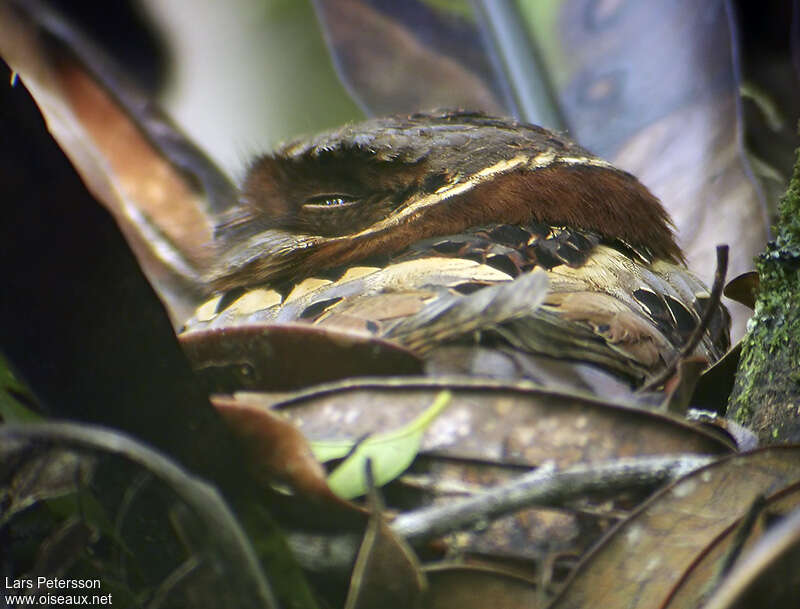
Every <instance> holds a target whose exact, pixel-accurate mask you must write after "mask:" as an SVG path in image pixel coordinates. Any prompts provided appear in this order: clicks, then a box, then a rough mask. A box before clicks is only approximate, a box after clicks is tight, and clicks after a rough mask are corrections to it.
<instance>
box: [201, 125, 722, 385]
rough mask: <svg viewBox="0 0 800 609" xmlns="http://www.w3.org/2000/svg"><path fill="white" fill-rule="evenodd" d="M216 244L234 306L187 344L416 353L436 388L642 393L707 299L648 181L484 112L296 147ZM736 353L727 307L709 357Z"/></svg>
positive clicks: (250, 192)
mask: <svg viewBox="0 0 800 609" xmlns="http://www.w3.org/2000/svg"><path fill="white" fill-rule="evenodd" d="M218 236H219V240H220V242H221V243H223V244H224V252H223V253H222V255H221V260H222V263H221V265H220V266H219V267H218V268H217V269H216V270H215V272H214V273H213V275H212V276H211V277H209V283H210V285H212V286H214V287H215V288H217V290H219V294H218V295H217V296H215V298H214V299H212V301H210V302H209V303H207V304H205V305H204V306H203V307H201V308H200V310H199V311H198V314H197V316H196V317H195V318H194V319H193V320H191V321H190V323H189V324H188V329H189V330H192V329H199V328H204V327H219V326H225V325H230V324H238V323H251V322H289V321H302V322H304V323H311V324H317V325H320V326H328V327H336V328H347V329H350V330H355V331H359V332H364V333H369V334H372V335H376V336H381V337H386V338H389V339H392V340H395V341H397V342H399V343H401V344H403V345H405V346H407V347H409V348H411V349H412V350H414V351H416V352H417V353H419V354H420V355H422V356H423V357H424V358H425V359H426V362H427V363H428V369H429V371H431V372H463V373H469V374H488V375H492V376H501V377H525V378H534V379H536V380H539V381H543V382H559V383H561V382H568V381H569V380H570V376H576V377H580V376H581V375H583V372H585V371H586V370H587V365H588V369H589V370H590V372H589V373H588V374H589V375H590V376H591V375H592V374H593V373H592V372H591V370H593V369H595V368H598V367H599V368H600V369H602V370H605V371H607V372H610V373H611V374H612V375H613V376H614V377H619V378H622V379H627V381H630V382H632V383H633V384H634V385H635V384H638V383H640V382H641V381H642V380H643V379H644V378H645V377H647V376H648V375H651V374H653V373H654V372H657V371H658V370H659V369H661V368H662V367H663V366H664V365H665V362H668V361H670V360H671V358H672V357H674V355H675V354H676V353H677V352H678V350H679V349H680V347H681V346H682V344H683V343H684V342H685V341H686V339H687V338H688V336H689V334H690V333H691V332H692V330H693V329H694V327H695V326H696V324H697V323H698V321H699V314H700V313H701V312H702V310H703V302H704V300H703V299H706V300H707V298H708V290H707V289H706V287H705V286H704V285H703V284H702V283H701V282H700V281H699V280H698V279H697V278H696V277H695V276H694V275H692V274H691V273H690V272H689V271H688V270H687V269H686V268H685V266H684V264H683V256H682V254H681V252H680V249H679V248H678V246H677V245H676V243H675V240H674V237H673V233H672V228H671V224H670V222H669V219H668V216H667V214H666V212H665V211H664V209H663V208H662V206H661V204H660V203H659V202H658V200H657V199H656V198H655V197H654V196H653V195H652V194H651V193H650V192H649V191H648V190H647V189H646V188H645V187H644V186H643V185H642V184H641V183H640V182H638V180H636V178H634V177H633V176H631V175H630V174H628V173H625V172H623V171H621V170H619V169H616V168H614V167H613V166H611V165H610V164H608V163H607V162H605V161H602V160H601V159H598V158H596V157H594V156H592V155H591V154H590V153H588V152H587V151H585V150H583V149H582V148H580V147H579V146H577V145H576V144H573V143H572V142H570V141H569V140H567V139H566V138H564V137H562V136H560V135H558V134H555V133H552V132H550V131H547V130H545V129H542V128H540V127H535V126H531V125H523V124H519V123H516V122H513V121H509V120H506V119H498V118H492V117H488V116H484V115H482V114H475V113H459V112H455V113H448V112H444V113H438V114H418V115H413V116H410V117H391V118H387V119H375V120H372V121H367V122H365V123H361V124H356V125H350V126H347V127H344V128H341V129H339V130H336V131H331V132H328V133H324V134H322V135H319V136H316V137H314V138H310V139H307V140H301V141H298V142H295V143H292V144H289V145H286V146H284V147H283V148H281V149H279V150H278V151H277V152H276V153H274V154H272V155H268V156H265V157H262V158H260V159H258V160H256V162H255V163H254V164H253V166H252V168H251V170H250V172H249V174H248V177H247V179H246V181H245V184H244V187H243V193H242V200H241V205H240V207H239V208H237V209H236V210H234V212H233V213H232V214H231V215H230V216H229V218H227V219H226V222H225V223H224V225H223V226H221V227H220V229H219V231H218ZM526 303H527V304H526ZM728 340H729V339H728V317H727V312H726V311H725V310H724V308H722V307H720V308H719V310H718V311H717V312H716V314H715V317H714V321H713V322H712V324H711V326H710V328H709V330H708V331H707V332H706V335H705V337H704V339H703V340H702V341H701V344H700V345H699V346H698V348H697V353H698V354H699V355H702V356H703V357H705V358H706V359H708V360H709V361H710V362H713V361H715V360H716V359H718V358H719V357H720V356H721V355H722V353H724V351H725V350H726V349H727V347H728ZM564 361H568V362H570V364H569V366H567V367H564V366H561V368H560V370H559V371H558V372H557V373H553V372H552V370H553V369H554V368H553V366H552V365H551V364H553V363H555V362H564ZM556 368H558V366H556ZM554 379H555V380H554ZM573 380H574V379H573ZM590 385H591V383H590Z"/></svg>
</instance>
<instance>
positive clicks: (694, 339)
mask: <svg viewBox="0 0 800 609" xmlns="http://www.w3.org/2000/svg"><path fill="white" fill-rule="evenodd" d="M727 273H728V246H727V245H718V246H717V270H716V272H715V273H714V285H713V286H712V288H711V295H710V297H709V299H708V306H707V307H706V309H705V311H703V315H702V317H700V323H699V324H697V326H696V327H695V329H694V331H693V332H692V335H691V336H690V337H689V340H687V341H686V344H685V345H683V348H682V349H681V350H680V352H679V353H678V355H677V356H676V357H675V358H674V359H673V360H672V361H671V362H670V363H669V365H668V366H667V367H666V368H664V369H663V370H662V371H661V372H660V373H658V374H657V375H656V376H654V377H653V378H652V379H650V380H649V381H648V382H647V383H645V384H644V385H642V386H641V387H639V389H638V390H637V391H638V392H640V393H641V392H644V391H652V390H653V389H655V388H656V387H660V386H661V385H663V384H664V383H665V382H666V381H667V380H668V379H669V378H670V377H671V376H672V375H673V374H675V370H676V368H677V367H678V363H679V362H680V361H681V360H682V359H685V358H687V357H689V356H690V355H691V354H692V353H693V352H694V350H695V348H696V347H697V345H698V344H699V343H700V340H701V339H702V338H703V334H705V331H706V330H707V329H708V325H709V324H710V323H711V318H712V317H713V316H714V312H715V311H716V309H717V307H719V304H720V300H721V298H722V289H723V288H724V287H725V275H726V274H727Z"/></svg>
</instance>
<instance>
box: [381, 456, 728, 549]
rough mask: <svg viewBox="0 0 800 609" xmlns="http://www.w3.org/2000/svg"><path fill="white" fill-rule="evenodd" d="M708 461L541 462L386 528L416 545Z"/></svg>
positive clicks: (674, 474) (653, 481)
mask: <svg viewBox="0 0 800 609" xmlns="http://www.w3.org/2000/svg"><path fill="white" fill-rule="evenodd" d="M711 461H713V459H712V458H711V457H704V456H697V455H690V456H687V455H684V456H679V457H638V458H633V459H618V460H615V461H609V462H605V463H594V464H590V465H576V466H574V467H570V468H568V469H565V470H564V471H561V472H559V471H556V469H555V466H554V465H552V464H550V465H547V464H546V465H543V466H542V467H539V468H538V469H536V470H535V471H533V472H531V473H529V474H525V475H524V476H521V477H520V478H518V479H517V480H514V481H513V482H510V483H509V484H504V485H501V486H498V487H495V488H493V489H491V490H489V491H487V492H484V493H480V494H479V495H475V496H473V497H468V498H466V499H461V500H458V501H453V502H451V503H448V504H446V505H441V506H434V507H429V508H424V509H421V510H416V511H414V512H408V513H406V514H402V515H400V516H398V517H397V518H395V520H394V521H393V522H392V523H391V527H392V530H393V531H394V532H396V533H397V534H399V535H401V536H402V537H405V539H406V541H408V542H409V543H410V544H412V545H415V544H419V543H423V542H425V541H427V540H429V539H432V538H435V537H439V536H440V535H443V534H445V533H451V532H453V531H457V530H460V529H464V528H467V527H469V526H471V525H474V524H475V523H477V522H482V521H486V520H488V519H494V518H499V517H501V516H505V515H508V514H511V513H513V512H516V511H518V510H520V509H523V508H527V507H531V506H546V507H560V506H563V505H564V504H565V503H567V502H568V501H570V500H574V499H579V498H581V497H585V496H586V495H588V494H592V493H598V492H603V493H609V492H611V491H620V490H629V489H631V488H642V487H654V486H658V485H659V484H663V483H664V482H666V481H668V480H671V479H674V478H678V477H680V476H682V475H684V474H686V473H687V472H689V471H691V470H694V469H697V468H698V467H702V466H704V465H707V464H709V463H711Z"/></svg>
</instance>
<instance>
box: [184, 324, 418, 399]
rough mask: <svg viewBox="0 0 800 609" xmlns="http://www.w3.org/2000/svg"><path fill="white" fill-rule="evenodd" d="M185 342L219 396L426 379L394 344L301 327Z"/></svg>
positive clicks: (227, 331)
mask: <svg viewBox="0 0 800 609" xmlns="http://www.w3.org/2000/svg"><path fill="white" fill-rule="evenodd" d="M180 341H181V344H182V346H183V349H184V352H185V353H186V355H187V356H188V357H189V360H190V361H191V362H192V366H193V368H194V369H195V372H196V373H197V374H198V375H199V376H200V377H201V378H203V379H204V380H205V381H206V382H208V383H209V385H210V389H211V390H212V391H214V392H219V393H231V392H233V391H237V390H254V391H255V390H260V391H287V390H291V389H297V388H300V387H306V386H309V385H314V384H317V383H324V382H330V381H336V380H340V379H344V378H347V377H353V376H390V375H391V376H394V375H403V374H409V375H411V374H422V364H421V362H420V360H419V359H418V358H417V357H416V356H415V355H414V354H412V353H411V352H410V351H407V350H406V349H403V348H402V347H400V346H398V345H396V344H394V343H391V342H389V341H385V340H381V339H378V338H373V337H371V336H365V335H363V334H357V333H355V332H347V331H344V330H335V329H326V328H320V327H314V326H311V325H307V324H302V323H286V324H265V325H248V326H238V327H232V328H223V329H215V330H201V331H195V332H190V333H187V334H183V335H181V337H180Z"/></svg>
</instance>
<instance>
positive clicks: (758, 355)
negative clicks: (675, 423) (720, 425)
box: [728, 149, 800, 444]
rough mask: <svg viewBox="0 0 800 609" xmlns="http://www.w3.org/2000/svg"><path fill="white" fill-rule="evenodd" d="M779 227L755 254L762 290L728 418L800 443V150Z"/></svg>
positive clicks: (768, 438)
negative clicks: (763, 248)
mask: <svg viewBox="0 0 800 609" xmlns="http://www.w3.org/2000/svg"><path fill="white" fill-rule="evenodd" d="M776 231H777V237H776V239H775V241H771V242H770V243H769V244H768V245H767V248H766V251H765V252H764V253H763V254H761V255H760V256H759V257H758V258H757V262H756V268H757V270H758V274H759V281H760V289H759V294H758V299H757V301H756V309H755V313H754V314H753V317H752V319H751V320H750V322H749V323H748V333H747V335H746V336H745V337H744V339H743V343H742V356H741V361H740V363H739V370H738V372H737V375H736V383H735V385H734V389H733V392H732V394H731V398H730V401H729V403H728V418H730V419H733V420H735V421H736V422H738V423H741V424H743V425H747V426H748V427H750V428H751V429H753V431H755V432H756V434H757V435H758V437H759V440H760V442H761V443H763V444H776V443H783V442H800V149H798V151H797V158H796V162H795V166H794V172H793V175H792V179H791V181H790V183H789V189H788V190H787V191H786V194H785V195H784V196H783V198H782V199H781V201H780V204H779V207H778V224H777V227H776Z"/></svg>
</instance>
